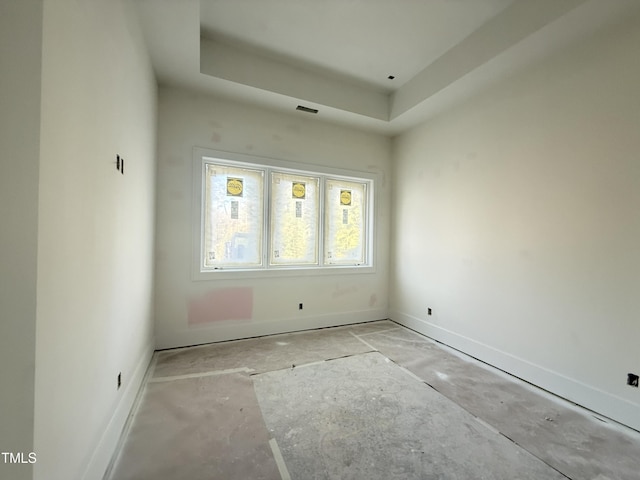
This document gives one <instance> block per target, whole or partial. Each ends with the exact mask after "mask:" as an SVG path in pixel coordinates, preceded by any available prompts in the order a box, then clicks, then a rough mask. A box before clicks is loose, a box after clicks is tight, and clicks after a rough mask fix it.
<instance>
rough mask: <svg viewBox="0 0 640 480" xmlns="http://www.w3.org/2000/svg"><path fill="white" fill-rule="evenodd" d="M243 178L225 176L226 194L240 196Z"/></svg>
mask: <svg viewBox="0 0 640 480" xmlns="http://www.w3.org/2000/svg"><path fill="white" fill-rule="evenodd" d="M243 187H244V185H243V179H242V178H233V177H227V195H231V196H232V197H241V196H242V190H243Z"/></svg>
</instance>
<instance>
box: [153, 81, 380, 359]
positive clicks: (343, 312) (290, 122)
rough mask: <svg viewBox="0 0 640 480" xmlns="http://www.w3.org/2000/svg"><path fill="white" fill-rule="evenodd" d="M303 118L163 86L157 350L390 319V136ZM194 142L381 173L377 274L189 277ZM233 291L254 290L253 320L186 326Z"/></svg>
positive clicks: (250, 292)
mask: <svg viewBox="0 0 640 480" xmlns="http://www.w3.org/2000/svg"><path fill="white" fill-rule="evenodd" d="M305 115H308V114H304V113H302V112H297V115H296V112H294V113H292V114H291V115H288V114H279V113H272V112H269V111H267V110H262V109H258V108H256V107H251V106H246V105H242V104H239V103H234V102H230V101H227V100H220V99H216V98H211V97H207V96H204V95H199V94H197V93H187V92H184V91H181V90H177V89H164V88H163V89H161V90H160V95H159V124H158V145H159V147H158V148H159V152H158V183H157V189H158V190H157V228H156V275H155V318H156V337H157V342H158V343H157V345H158V347H159V348H167V347H175V346H180V345H190V344H198V343H206V342H211V341H218V340H226V339H230V338H241V337H247V336H255V335H263V334H269V333H277V332H283V331H291V330H303V329H308V328H316V327H321V326H328V325H336V324H344V323H349V322H358V321H367V320H376V319H380V318H386V317H387V314H388V311H387V298H388V260H387V257H388V253H387V252H388V238H389V229H388V224H389V186H388V181H387V180H388V172H389V168H390V164H389V148H390V141H389V139H388V138H386V137H383V136H379V135H375V134H369V133H362V132H359V131H355V130H349V129H346V128H343V127H338V126H333V125H329V124H325V123H322V122H319V121H315V120H309V119H307V118H306V117H305ZM196 146H197V147H204V148H211V149H215V150H223V151H229V152H236V153H242V154H250V155H256V156H262V157H271V158H275V159H281V160H286V161H294V162H301V163H308V164H314V165H327V166H330V167H338V168H347V169H352V170H358V171H365V172H366V171H372V172H375V173H378V174H379V175H380V179H381V181H380V182H379V185H377V187H379V188H378V193H379V203H378V210H377V215H376V224H377V235H376V242H377V252H378V257H377V262H376V272H375V273H368V274H355V275H344V274H343V275H340V274H335V275H315V276H296V277H290V276H285V277H282V276H273V277H268V278H264V277H262V278H245V279H232V280H229V279H228V277H226V278H224V277H223V278H222V279H220V280H218V279H215V280H199V281H194V280H192V276H191V268H192V262H191V258H192V221H193V217H194V211H195V210H194V209H193V208H192V196H193V189H192V183H193V177H192V174H193V172H192V164H193V147H196ZM197 221H198V222H199V220H197ZM229 288H233V289H241V290H235V292H248V295H247V297H246V298H247V301H250V302H251V303H252V312H253V313H252V318H251V319H249V320H218V321H211V322H204V323H199V324H193V323H192V324H191V325H190V324H189V318H188V311H189V306H190V305H193V304H194V303H197V302H198V301H200V300H201V299H203V298H205V297H206V296H207V295H212V296H214V297H215V296H216V292H218V294H219V293H220V292H223V291H225V290H224V289H229ZM299 303H304V310H302V311H300V310H298V304H299ZM211 307H212V308H216V306H215V305H212V306H211Z"/></svg>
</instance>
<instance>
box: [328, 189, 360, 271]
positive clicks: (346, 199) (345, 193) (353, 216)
mask: <svg viewBox="0 0 640 480" xmlns="http://www.w3.org/2000/svg"><path fill="white" fill-rule="evenodd" d="M367 198H368V197H367V184H366V183H361V182H349V181H346V180H336V179H327V180H326V181H325V202H324V203H325V212H324V224H325V226H324V228H325V232H324V262H325V264H329V265H339V264H348V265H354V264H363V263H365V258H366V238H365V234H366V202H367Z"/></svg>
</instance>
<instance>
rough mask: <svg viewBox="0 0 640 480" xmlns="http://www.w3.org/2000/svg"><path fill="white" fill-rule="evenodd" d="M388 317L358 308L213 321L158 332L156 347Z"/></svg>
mask: <svg viewBox="0 0 640 480" xmlns="http://www.w3.org/2000/svg"><path fill="white" fill-rule="evenodd" d="M386 318H388V311H387V310H359V311H351V312H341V313H335V314H327V315H316V316H312V317H306V316H300V317H296V318H287V319H282V320H268V321H257V320H251V321H242V320H236V321H233V322H224V323H212V324H209V325H199V326H194V327H190V328H187V329H184V330H181V331H179V332H173V333H169V334H164V335H158V346H157V348H158V349H159V350H162V349H165V348H177V347H185V346H190V345H202V344H205V343H213V342H222V341H226V340H237V339H240V338H250V337H260V336H263V335H275V334H279V333H288V332H297V331H300V330H312V329H315V328H325V327H337V326H340V325H351V324H354V323H362V322H371V321H374V320H382V319H386Z"/></svg>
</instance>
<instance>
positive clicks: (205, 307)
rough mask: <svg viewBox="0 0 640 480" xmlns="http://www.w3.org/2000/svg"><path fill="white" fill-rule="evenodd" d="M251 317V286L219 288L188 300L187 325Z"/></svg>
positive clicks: (248, 318)
mask: <svg viewBox="0 0 640 480" xmlns="http://www.w3.org/2000/svg"><path fill="white" fill-rule="evenodd" d="M252 317H253V288H251V287H237V288H221V289H218V290H212V291H210V292H209V293H207V294H206V295H204V296H203V297H200V298H195V299H193V300H191V302H189V317H188V322H189V325H199V324H202V323H210V322H217V321H220V320H250V319H251V318H252Z"/></svg>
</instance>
